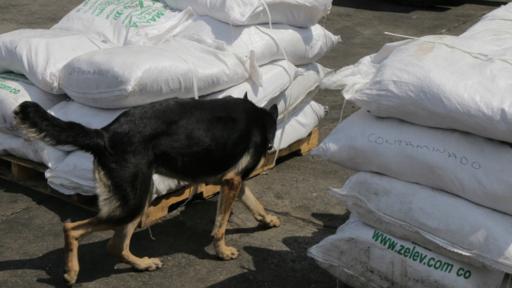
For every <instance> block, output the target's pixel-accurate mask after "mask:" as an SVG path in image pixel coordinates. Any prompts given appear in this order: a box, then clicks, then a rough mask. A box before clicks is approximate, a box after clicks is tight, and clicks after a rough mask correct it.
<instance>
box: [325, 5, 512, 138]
mask: <svg viewBox="0 0 512 288" xmlns="http://www.w3.org/2000/svg"><path fill="white" fill-rule="evenodd" d="M511 10H512V3H511V4H508V5H506V6H504V7H502V8H499V9H498V10H496V11H494V12H492V13H491V14H490V15H489V16H486V17H484V18H483V19H482V21H481V22H479V23H477V24H476V25H475V26H474V27H473V28H471V29H469V30H468V32H466V33H464V34H462V35H461V36H458V37H455V36H426V37H422V38H419V39H417V40H407V41H401V42H396V43H391V44H387V45H385V46H384V47H383V48H382V49H381V50H380V51H379V52H378V53H376V54H374V55H370V56H367V57H364V58H362V59H361V60H360V61H359V62H358V63H357V64H355V65H352V66H348V67H345V68H343V69H341V70H339V71H338V72H337V73H336V74H334V75H333V76H331V77H328V79H326V80H325V81H324V83H323V86H324V87H325V88H343V94H344V96H345V98H346V99H347V100H349V101H353V102H354V103H356V104H357V105H358V106H360V107H362V108H364V109H366V110H369V111H371V113H372V114H374V115H376V116H382V117H394V118H400V119H403V120H406V121H409V122H413V123H416V124H420V125H425V126H432V127H439V128H449V129H456V130H461V131H467V132H470V133H473V134H477V135H481V136H484V137H488V138H492V139H497V140H502V141H506V142H512V120H511V119H512V100H511V98H510V91H512V81H510V76H511V75H512V60H511V55H512V52H511V51H512V49H511V48H512V37H510V28H511V27H512V26H511V24H510V21H511V20H512V13H511V12H510V11H511ZM497 15H499V16H497ZM496 18H498V19H496ZM500 19H501V20H500Z"/></svg>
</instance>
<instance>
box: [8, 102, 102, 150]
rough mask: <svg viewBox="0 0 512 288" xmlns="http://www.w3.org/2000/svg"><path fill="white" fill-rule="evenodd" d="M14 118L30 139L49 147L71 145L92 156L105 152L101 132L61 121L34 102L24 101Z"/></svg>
mask: <svg viewBox="0 0 512 288" xmlns="http://www.w3.org/2000/svg"><path fill="white" fill-rule="evenodd" d="M14 117H15V119H16V124H17V126H18V127H19V128H20V129H21V130H22V131H23V133H24V134H25V135H26V136H27V137H29V138H30V139H39V140H42V141H44V142H46V143H47V144H49V145H73V146H76V147H78V148H79V149H81V150H85V151H87V152H90V153H92V154H96V153H100V152H102V151H105V148H106V145H105V144H106V139H105V134H104V133H103V131H101V130H99V129H90V128H87V127H85V126H83V125H81V124H79V123H75V122H68V121H62V120H60V119H59V118H56V117H54V116H52V115H50V114H49V113H48V112H46V110H44V109H43V107H41V106H40V105H39V104H37V103H35V102H30V101H25V102H23V103H21V104H20V105H18V107H17V108H16V110H14Z"/></svg>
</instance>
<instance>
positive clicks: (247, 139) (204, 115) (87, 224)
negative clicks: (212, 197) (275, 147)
mask: <svg viewBox="0 0 512 288" xmlns="http://www.w3.org/2000/svg"><path fill="white" fill-rule="evenodd" d="M15 117H16V120H17V123H18V126H19V127H20V129H21V130H22V131H24V133H25V134H26V135H27V136H30V137H31V138H35V139H41V140H43V141H45V142H47V143H49V144H51V145H69V144H71V145H74V146H76V147H78V148H80V149H82V150H84V151H87V152H90V153H91V154H92V155H93V156H94V173H95V177H96V182H97V194H98V202H99V208H100V210H99V213H98V215H96V216H95V217H93V218H90V219H87V220H83V221H77V222H73V223H71V222H67V223H64V238H65V252H66V263H65V269H66V273H65V275H64V277H65V279H66V281H67V282H68V283H70V284H73V283H75V281H76V278H77V276H78V271H79V264H78V245H79V244H78V241H79V239H80V238H81V237H83V236H85V235H87V234H90V233H92V232H95V231H101V230H114V231H115V234H114V236H113V237H112V239H111V240H110V242H109V246H108V248H109V251H110V252H111V253H113V254H114V255H116V256H118V257H119V258H120V260H121V261H123V262H126V263H128V264H131V265H132V266H133V267H134V268H135V269H138V270H149V271H150V270H156V269H158V268H160V267H161V266H162V263H161V262H160V260H159V259H156V258H147V257H144V258H139V257H136V256H134V255H133V254H132V253H131V252H130V249H129V246H130V239H131V237H132V234H133V232H134V230H135V229H136V227H137V225H138V223H139V221H140V219H141V217H142V214H143V213H144V211H145V209H146V207H147V206H148V204H149V202H150V199H151V195H150V194H151V191H152V189H151V188H152V180H151V179H152V174H153V173H155V172H156V173H159V174H162V175H166V176H169V177H172V178H176V179H180V180H184V181H188V182H189V183H209V184H219V185H221V194H220V198H219V200H218V206H217V216H216V219H215V226H214V228H213V232H212V235H213V238H214V240H213V243H214V247H215V250H216V253H217V255H218V256H219V257H220V258H221V259H225V260H229V259H234V258H236V257H237V256H238V251H237V250H236V249H235V248H233V247H230V246H227V245H226V243H225V240H224V234H225V230H226V226H227V222H228V219H229V216H230V213H231V208H232V204H233V202H234V200H236V198H237V197H238V196H239V197H240V199H241V200H242V202H243V203H244V204H245V206H246V207H248V208H249V210H251V212H252V214H253V215H254V217H255V218H256V220H258V221H260V222H262V223H264V224H266V225H268V226H270V227H274V226H279V219H278V218H277V217H275V216H273V215H270V214H267V213H266V212H265V209H264V208H263V206H262V205H261V204H260V203H259V202H258V201H257V200H256V198H255V197H254V195H253V194H252V193H251V191H250V190H249V189H248V188H247V187H245V186H244V184H243V181H244V179H246V178H247V177H248V176H249V175H250V174H251V172H252V171H253V170H254V169H255V168H256V167H257V166H258V164H259V163H260V161H261V159H262V158H263V157H264V156H265V154H266V152H267V150H268V148H269V146H271V143H273V139H274V136H275V132H276V119H277V108H276V107H275V106H273V107H272V108H270V110H269V111H267V110H265V109H262V108H259V107H257V106H256V105H254V104H253V103H252V102H250V101H248V100H246V99H235V98H231V97H229V98H224V99H217V100H164V101H160V102H155V103H152V104H148V105H144V106H140V107H135V108H132V109H129V110H127V111H125V112H123V113H122V114H121V115H120V116H119V117H118V118H117V119H116V120H114V121H113V122H112V123H111V124H110V125H108V126H106V127H104V128H102V129H89V128H87V127H85V126H83V125H81V124H78V123H75V122H65V121H62V120H60V119H58V118H55V117H53V116H52V115H50V114H48V113H47V112H46V111H45V110H44V109H43V108H42V107H41V106H39V105H38V104H36V103H34V102H24V103H22V104H20V105H19V106H18V108H17V109H16V111H15ZM240 191H241V192H240ZM239 194H240V195H239Z"/></svg>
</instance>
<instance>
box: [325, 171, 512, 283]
mask: <svg viewBox="0 0 512 288" xmlns="http://www.w3.org/2000/svg"><path fill="white" fill-rule="evenodd" d="M332 193H333V195H335V196H337V197H339V198H340V199H342V200H343V201H344V203H345V204H346V205H347V208H349V209H350V211H351V212H352V213H355V214H356V215H357V216H358V217H359V218H361V220H362V221H364V222H365V223H367V224H368V225H370V226H373V227H376V228H378V229H380V230H382V231H384V232H386V233H390V234H392V235H395V236H397V237H400V238H403V239H408V240H410V241H413V242H415V243H417V244H419V245H422V246H424V247H427V248H429V249H431V250H432V251H434V252H436V253H440V254H442V255H446V256H449V257H451V258H453V259H457V260H459V261H463V262H467V263H471V264H472V265H475V266H482V263H484V264H485V265H487V266H488V267H492V268H494V269H498V270H501V271H505V272H508V273H511V272H512V225H510V223H511V222H512V216H510V215H507V214H504V213H500V212H497V211H495V210H491V209H487V208H484V207H482V206H478V205H477V204H474V203H472V202H469V201H467V200H464V199H462V198H459V197H455V196H453V195H450V194H448V193H445V192H442V191H439V190H434V189H431V188H428V187H425V186H421V185H417V184H412V183H408V182H403V181H400V180H396V179H393V178H390V177H387V176H383V175H379V174H373V173H367V172H359V173H357V174H355V175H354V176H352V177H350V178H349V180H348V181H347V182H346V183H345V185H344V186H343V188H342V189H333V190H332ZM454 211H456V212H455V213H454Z"/></svg>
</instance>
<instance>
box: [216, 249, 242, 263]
mask: <svg viewBox="0 0 512 288" xmlns="http://www.w3.org/2000/svg"><path fill="white" fill-rule="evenodd" d="M238 255H239V253H238V250H237V249H236V248H234V247H230V246H224V247H222V249H218V250H217V256H218V257H219V258H220V259H222V260H233V259H236V258H238Z"/></svg>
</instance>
